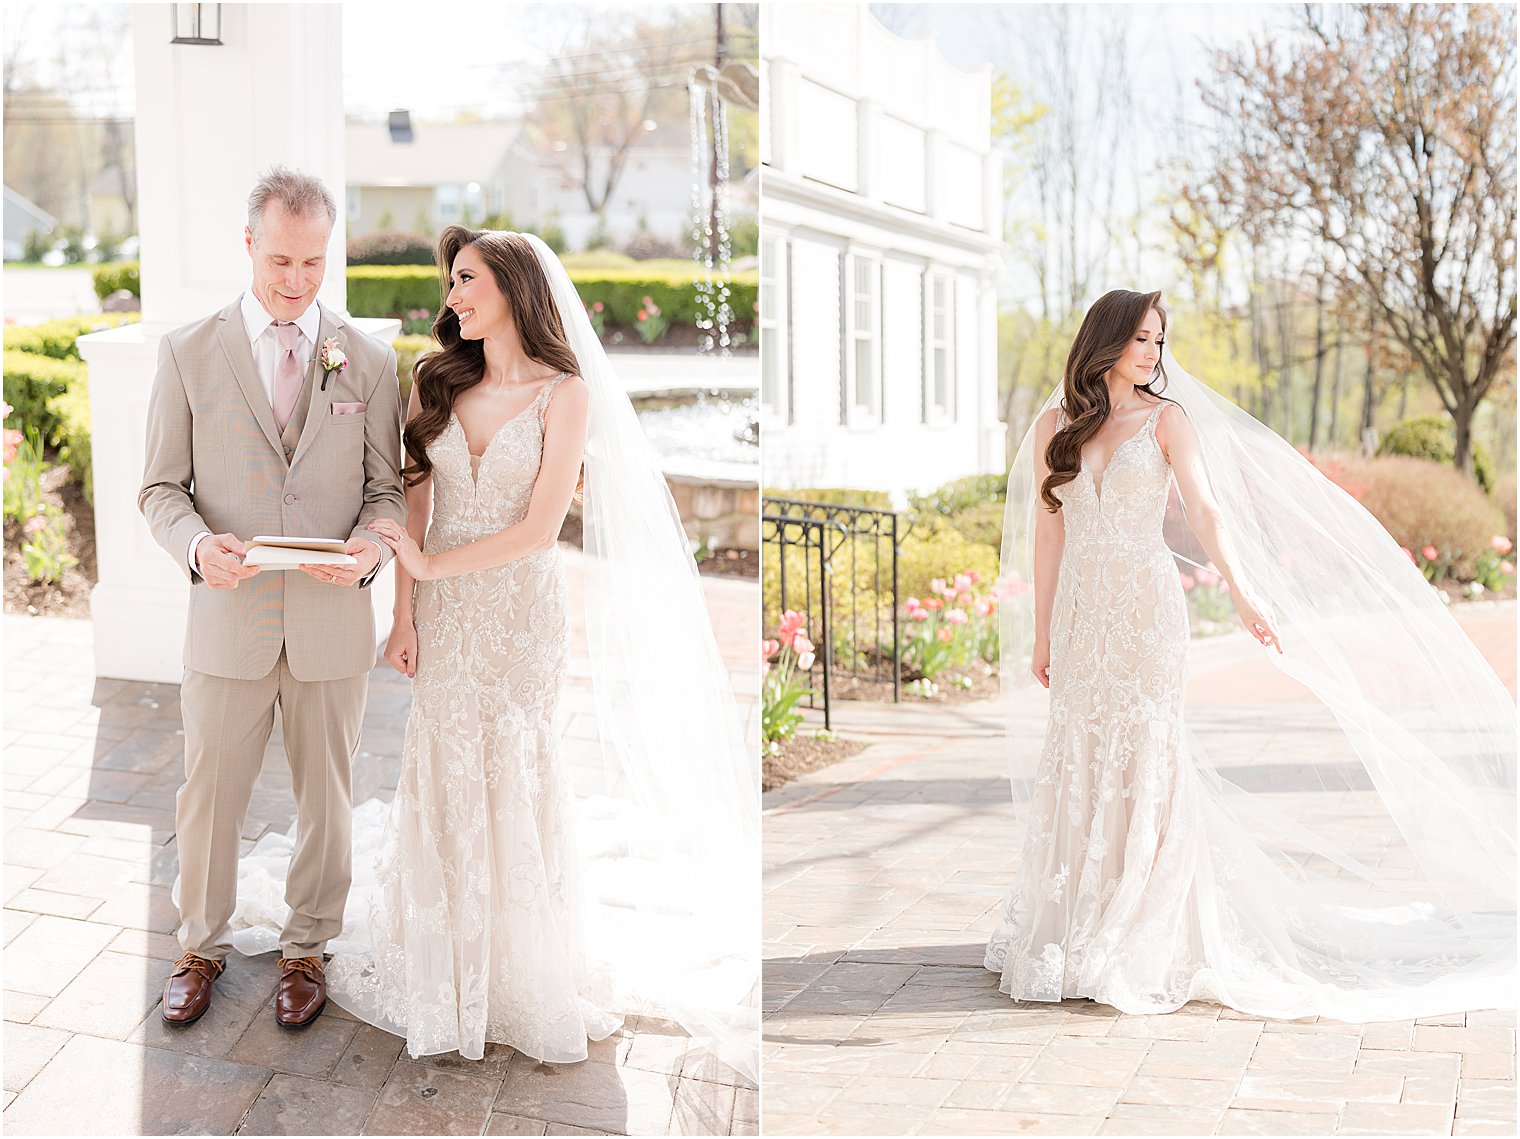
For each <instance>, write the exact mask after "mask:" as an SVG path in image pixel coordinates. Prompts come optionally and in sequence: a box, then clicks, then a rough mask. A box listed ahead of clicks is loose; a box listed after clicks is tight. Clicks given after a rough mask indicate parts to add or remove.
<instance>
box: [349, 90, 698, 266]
mask: <svg viewBox="0 0 1520 1139" xmlns="http://www.w3.org/2000/svg"><path fill="white" fill-rule="evenodd" d="M344 145H345V147H346V149H347V152H348V202H347V207H348V208H347V214H348V233H349V236H350V237H361V236H363V235H364V234H366V233H373V232H374V231H375V230H379V229H400V230H406V231H409V232H413V233H416V232H421V231H423V230H428V231H431V232H432V233H434V234H436V233H437V232H438V231H439V230H441V229H442V228H443V227H444V226H446V225H452V224H454V223H455V222H465V221H466V219H467V218H468V219H470V220H473V221H476V222H478V221H480V220H481V219H482V218H484V217H486V216H487V215H489V214H494V213H499V212H501V211H506V212H507V213H509V214H510V215H511V217H512V222H513V224H514V225H517V226H521V227H522V228H524V229H536V228H539V227H541V226H544V225H546V224H548V223H550V222H553V223H555V224H557V225H559V226H560V227H561V228H562V229H563V230H564V232H565V237H566V240H567V241H568V242H569V244H570V247H571V248H572V249H579V248H581V247H582V246H584V245H585V243H586V239H587V238H588V237H590V235H591V233H592V231H593V230H594V229H595V228H596V220H597V219H596V215H595V214H594V213H592V212H591V211H590V210H589V209H588V208H587V206H586V196H585V194H584V193H583V192H582V191H581V188H580V182H579V178H580V173H581V162H580V157H579V154H578V152H577V150H576V147H575V145H574V144H573V143H569V142H565V141H563V140H560V141H553V140H550V141H544V140H534V139H532V138H531V137H530V136H529V134H528V132H526V131H525V130H524V129H523V124H522V122H521V121H518V120H501V121H493V122H478V123H429V122H417V121H407V122H405V123H398V122H387V121H357V120H350V121H349V122H348V123H346V124H345V126H344ZM607 157H608V156H607V155H606V154H605V153H603V152H600V151H596V152H593V154H592V163H591V168H592V172H593V174H592V176H593V179H595V178H599V177H602V176H603V174H604V172H605V170H606V166H607ZM690 201H691V144H690V143H689V142H688V141H687V140H686V124H685V122H684V121H683V122H681V123H680V124H671V125H668V126H662V127H657V128H655V129H654V130H652V131H648V132H646V133H644V134H642V135H641V136H640V137H639V138H638V139H637V140H636V141H635V142H634V144H633V146H632V147H631V148H630V150H629V153H628V155H627V156H626V158H625V160H624V167H623V172H622V175H621V177H620V178H619V180H618V182H617V187H616V189H615V191H614V192H613V195H612V198H611V200H610V201H609V202H608V204H607V209H606V211H605V213H606V227H607V231H608V233H609V234H610V235H611V236H612V237H613V239H614V240H617V241H624V240H626V239H628V238H629V237H632V236H633V235H634V234H635V233H636V232H638V230H639V227H640V225H641V224H642V225H644V226H646V227H647V228H648V229H649V230H651V231H652V232H654V233H656V234H658V235H659V236H661V237H664V238H667V239H669V240H672V241H675V240H678V239H680V238H681V237H682V236H683V233H684V231H685V228H686V226H687V224H688V222H687V213H688V211H689V208H690ZM382 222H384V223H385V224H381V223H382ZM424 223H425V224H424Z"/></svg>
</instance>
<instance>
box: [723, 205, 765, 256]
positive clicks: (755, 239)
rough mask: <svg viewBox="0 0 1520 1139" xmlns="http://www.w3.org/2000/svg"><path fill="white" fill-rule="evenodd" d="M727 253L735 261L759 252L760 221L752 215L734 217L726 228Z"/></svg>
mask: <svg viewBox="0 0 1520 1139" xmlns="http://www.w3.org/2000/svg"><path fill="white" fill-rule="evenodd" d="M728 245H729V252H730V254H731V255H732V257H733V258H734V260H735V261H737V260H738V259H739V258H741V257H754V256H755V255H756V254H758V253H759V252H760V219H759V218H757V217H755V215H753V214H744V215H742V216H740V217H736V218H735V219H734V220H733V221H732V222H731V223H730V224H729V227H728Z"/></svg>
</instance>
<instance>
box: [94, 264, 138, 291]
mask: <svg viewBox="0 0 1520 1139" xmlns="http://www.w3.org/2000/svg"><path fill="white" fill-rule="evenodd" d="M90 276H91V278H93V280H94V284H95V296H96V297H98V298H99V299H100V300H105V299H106V298H107V297H108V296H110V295H111V294H112V293H114V292H115V291H116V290H117V289H126V290H127V292H129V293H131V294H132V295H133V296H134V297H138V298H141V297H142V278H141V276H140V275H139V273H138V263H137V262H136V261H110V262H107V263H105V264H102V265H97V266H95V268H94V270H93V271H92V272H91V274H90Z"/></svg>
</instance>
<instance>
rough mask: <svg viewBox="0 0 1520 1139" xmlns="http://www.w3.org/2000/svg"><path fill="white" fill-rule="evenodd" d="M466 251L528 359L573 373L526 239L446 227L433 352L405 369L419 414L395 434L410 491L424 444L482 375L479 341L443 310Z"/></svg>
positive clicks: (424, 466)
mask: <svg viewBox="0 0 1520 1139" xmlns="http://www.w3.org/2000/svg"><path fill="white" fill-rule="evenodd" d="M467 245H468V246H473V247H474V248H475V252H476V253H478V254H480V259H481V260H482V261H484V262H485V263H486V268H488V269H489V270H490V271H491V277H492V279H493V280H495V282H496V287H497V288H498V289H500V290H501V294H502V296H504V297H505V298H506V300H507V311H508V312H510V313H511V314H512V322H513V324H515V325H516V326H517V338H518V339H519V340H520V341H521V342H522V347H523V352H524V353H526V354H527V357H528V359H530V360H536V361H537V362H538V363H540V364H543V365H545V366H547V367H550V368H554V369H555V370H557V371H561V372H569V373H570V374H571V375H579V374H580V364H579V363H577V362H576V359H575V353H574V351H572V350H571V348H570V342H569V341H568V340H567V339H566V337H565V326H564V324H563V323H562V322H561V321H560V318H559V309H558V308H557V307H556V306H555V304H554V293H553V291H552V290H551V289H550V287H549V278H547V277H545V276H544V269H543V266H542V265H540V264H539V263H538V254H537V253H535V252H534V251H533V246H532V245H531V244H530V243H529V242H528V240H527V238H525V237H523V235H522V234H520V233H508V232H503V231H498V230H489V229H467V228H465V227H464V226H462V225H451V226H449V227H448V228H447V229H445V230H444V231H443V234H442V236H441V237H439V239H438V278H439V282H438V287H439V289H440V291H441V295H440V303H439V306H438V316H437V317H436V318H435V319H434V320H433V339H435V340H437V341H438V345H439V349H440V350H439V351H437V352H429V353H428V354H427V355H425V356H422V357H420V358H419V359H418V360H417V363H416V364H414V365H413V366H412V383H413V384H414V385H415V386H416V389H417V402H418V404H419V405H420V407H419V410H418V412H417V415H416V416H415V418H413V419H412V421H411V422H410V423H408V424H407V425H406V430H405V431H403V432H402V435H401V438H402V441H403V442H404V443H405V444H406V453H407V455H408V456H410V457H411V460H412V465H411V466H409V467H402V468H401V476H402V478H404V479H405V480H406V483H407V485H408V486H416V485H417V484H418V483H420V482H422V481H423V480H424V479H426V478H427V477H428V476H429V475H430V474H432V471H433V464H432V462H431V460H429V459H428V456H427V448H428V444H429V443H431V442H432V441H433V440H434V439H436V438H438V436H439V435H441V434H442V433H443V429H444V428H445V427H447V426H448V424H449V415H450V413H451V412H452V411H453V410H454V401H455V400H457V399H458V398H459V397H460V395H461V394H462V393H464V392H467V391H469V390H470V389H471V388H473V387H474V386H475V385H476V384H478V383H480V381H481V380H483V379H484V378H485V374H486V355H485V344H484V342H483V341H480V340H466V339H464V338H463V337H461V336H460V335H459V317H457V316H456V315H454V310H453V309H451V308H449V307H448V306H447V305H445V304H443V303H442V301H443V300H446V299H447V297H448V295H449V275H450V273H452V272H453V268H454V258H455V257H457V256H458V255H459V251H460V250H461V249H463V248H464V247H465V246H467Z"/></svg>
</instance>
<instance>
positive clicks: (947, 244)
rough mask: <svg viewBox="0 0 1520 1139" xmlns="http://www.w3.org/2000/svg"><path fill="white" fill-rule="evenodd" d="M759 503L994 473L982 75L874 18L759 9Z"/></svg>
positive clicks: (999, 445)
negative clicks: (762, 493)
mask: <svg viewBox="0 0 1520 1139" xmlns="http://www.w3.org/2000/svg"><path fill="white" fill-rule="evenodd" d="M761 72H762V74H761V84H762V91H763V92H764V96H763V99H764V103H763V106H762V110H761V126H760V132H761V137H760V155H761V162H762V187H761V235H762V236H761V250H760V256H761V288H760V310H761V320H760V335H761V363H762V369H763V372H762V383H761V404H762V415H761V424H762V432H763V436H764V440H765V443H764V482H765V485H766V486H767V487H775V488H785V487H854V488H863V489H875V490H887V491H892V492H894V493H898V494H901V493H903V492H906V491H910V490H923V489H928V488H931V487H934V486H937V485H939V484H941V483H944V482H948V481H949V480H951V479H954V478H959V477H961V476H964V475H972V474H982V473H989V472H994V471H998V470H1001V469H1002V468H1003V465H1004V427H1003V424H1002V423H1000V422H999V421H998V418H997V408H998V403H997V291H996V283H997V273H998V249H999V246H1000V243H1001V239H1002V221H1001V216H1002V214H1001V192H1002V190H1001V182H1002V179H1001V164H1000V159H999V156H998V155H997V153H996V152H995V151H994V150H993V147H992V134H991V115H992V75H991V71H990V69H987V68H983V69H980V70H978V71H975V72H971V73H964V72H960V71H957V70H955V69H954V68H952V67H951V66H950V65H949V64H948V63H947V62H946V61H945V60H944V59H943V58H942V57H941V56H940V55H939V54H938V53H937V52H936V51H935V50H934V47H933V44H932V43H931V42H929V41H926V40H907V39H903V38H902V37H900V36H896V35H894V34H892V33H891V32H889V31H887V30H886V29H885V28H883V27H882V26H881V25H880V24H879V23H878V22H877V21H876V20H875V18H874V17H872V16H871V14H870V12H869V9H868V8H867V7H866V6H865V5H859V6H857V5H854V4H810V5H791V4H775V5H764V6H762V9H761Z"/></svg>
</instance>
